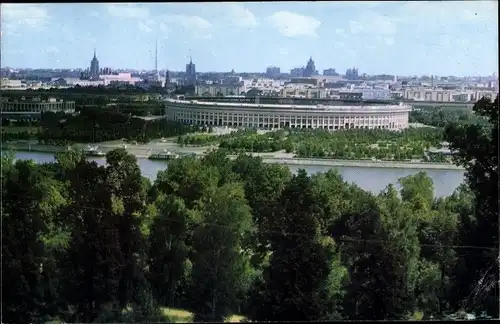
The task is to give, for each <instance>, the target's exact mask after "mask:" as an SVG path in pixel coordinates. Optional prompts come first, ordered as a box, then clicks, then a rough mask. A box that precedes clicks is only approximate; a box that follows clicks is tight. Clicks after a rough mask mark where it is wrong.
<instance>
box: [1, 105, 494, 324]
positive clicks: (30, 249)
mask: <svg viewBox="0 0 500 324" xmlns="http://www.w3.org/2000/svg"><path fill="white" fill-rule="evenodd" d="M474 109H475V111H476V113H477V114H479V115H482V116H484V117H485V118H487V120H488V124H487V125H460V124H450V125H449V126H448V127H447V128H446V131H445V139H446V140H447V141H449V142H450V146H451V147H452V148H453V149H455V150H457V151H458V155H457V156H456V163H459V164H462V165H464V166H465V167H466V168H467V173H466V181H465V182H464V184H463V185H462V186H461V187H459V188H458V189H457V190H456V192H455V193H454V194H453V195H451V196H450V197H445V198H435V196H434V191H433V184H432V181H431V179H430V178H429V177H428V176H426V174H425V173H423V172H420V173H417V174H415V175H413V176H409V177H406V178H403V179H400V181H399V184H400V187H401V190H400V191H399V193H398V191H397V190H396V188H395V187H394V186H392V185H390V186H388V187H387V188H386V189H385V190H384V191H383V192H381V193H379V194H377V195H374V194H371V193H369V192H366V191H363V190H361V189H360V188H358V187H357V186H355V185H353V184H348V183H346V182H344V181H343V180H342V178H341V176H340V175H339V174H338V173H337V172H336V171H333V170H332V171H329V172H327V173H319V174H315V175H312V176H308V175H307V174H306V173H305V171H303V170H301V171H299V172H298V173H297V174H295V175H293V174H291V172H290V170H289V169H288V168H287V167H286V166H281V165H272V164H264V163H262V161H261V160H260V159H259V158H254V157H250V156H246V155H240V156H239V157H238V158H237V159H236V160H233V161H232V160H230V159H228V157H227V156H226V155H225V153H223V152H222V151H216V152H213V153H211V154H209V155H207V156H205V157H204V158H203V159H195V158H192V157H185V158H182V159H179V160H175V161H172V162H171V163H170V164H169V166H168V168H167V169H166V170H165V171H160V172H159V173H158V176H157V179H156V180H155V182H154V183H150V182H149V181H147V180H146V179H145V178H144V177H142V176H141V172H140V169H139V167H138V165H137V160H136V158H135V157H134V156H132V155H128V154H127V153H126V151H125V150H123V149H118V150H114V151H111V152H109V153H108V154H107V156H106V161H107V162H106V165H104V166H99V165H98V164H96V163H95V162H88V161H86V160H85V158H84V156H83V155H82V154H81V153H80V152H77V151H70V152H65V153H61V154H59V155H57V156H56V161H55V162H53V163H47V164H35V163H34V162H32V161H21V160H18V161H14V159H13V157H12V156H11V155H8V154H7V155H4V156H3V157H2V162H1V163H2V165H1V167H2V179H1V181H2V193H1V194H2V204H1V208H2V209H1V217H2V224H3V228H2V240H3V241H2V255H3V258H2V274H3V278H2V279H3V281H2V293H3V297H4V298H3V299H2V311H3V314H2V316H3V318H2V322H5V323H34V322H46V321H64V322H100V323H102V322H117V321H121V322H152V321H169V320H172V318H168V317H167V316H166V315H165V313H164V311H163V310H164V307H168V308H182V309H186V310H189V311H191V312H192V313H193V314H194V320H195V321H219V320H222V319H225V318H228V317H229V316H230V315H232V314H240V315H242V316H244V317H246V318H247V319H248V320H268V321H271V320H273V321H290V320H309V321H311V320H328V319H330V320H331V319H358V320H359V319H361V320H389V319H410V318H418V319H421V318H431V317H433V318H444V317H445V316H447V315H448V314H451V313H456V312H459V311H462V312H473V313H478V314H480V313H483V312H485V313H487V314H489V315H491V316H495V317H496V316H497V314H498V286H497V283H498V271H497V270H496V269H497V266H498V155H497V154H498V98H497V99H496V100H495V102H494V103H492V102H491V101H488V100H481V101H480V102H478V103H477V104H476V106H475V108H474Z"/></svg>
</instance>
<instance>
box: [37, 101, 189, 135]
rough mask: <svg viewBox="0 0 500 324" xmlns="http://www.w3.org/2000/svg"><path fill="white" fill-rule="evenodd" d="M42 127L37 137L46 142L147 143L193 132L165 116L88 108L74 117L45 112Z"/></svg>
mask: <svg viewBox="0 0 500 324" xmlns="http://www.w3.org/2000/svg"><path fill="white" fill-rule="evenodd" d="M41 127H42V131H41V132H40V133H39V134H38V139H39V140H40V141H41V142H42V143H47V144H49V143H53V142H58V141H65V142H80V143H90V142H104V141H112V140H119V139H122V138H125V139H127V140H135V141H138V142H149V141H150V140H151V139H154V138H162V137H171V136H177V135H182V134H185V133H188V132H191V131H193V129H192V128H191V127H189V126H185V125H183V124H180V123H178V122H174V121H170V120H166V119H156V120H144V119H141V118H136V117H132V116H131V115H130V114H123V113H121V112H118V111H106V110H105V111H103V110H100V109H87V110H85V111H82V112H81V113H80V115H77V116H68V115H61V114H56V113H51V112H47V113H44V114H43V116H42V120H41Z"/></svg>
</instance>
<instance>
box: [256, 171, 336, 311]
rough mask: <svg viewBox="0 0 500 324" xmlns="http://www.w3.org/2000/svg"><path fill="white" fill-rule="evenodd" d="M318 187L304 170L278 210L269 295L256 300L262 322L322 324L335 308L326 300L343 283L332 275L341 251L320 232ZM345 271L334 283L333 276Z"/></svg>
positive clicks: (267, 274) (267, 275)
mask: <svg viewBox="0 0 500 324" xmlns="http://www.w3.org/2000/svg"><path fill="white" fill-rule="evenodd" d="M317 213H318V210H317V206H315V204H314V198H313V193H312V182H311V179H310V178H309V177H308V176H307V174H306V172H305V171H304V170H300V171H299V173H298V175H296V176H294V177H293V178H292V180H291V181H290V183H288V185H287V186H286V188H285V189H284V191H283V192H282V194H281V197H280V198H279V201H278V203H277V205H276V207H275V209H274V212H273V218H272V220H271V226H270V229H271V231H272V234H271V235H270V236H271V239H270V241H271V251H272V254H271V260H270V265H269V267H268V268H266V269H265V271H264V285H263V286H264V287H263V288H264V289H263V291H262V293H261V296H260V300H256V301H255V303H256V305H255V306H254V311H253V318H255V319H257V320H267V321H269V320H272V321H283V320H285V321H286V320H289V321H290V320H294V321H296V320H318V319H323V318H327V316H328V314H329V310H331V309H333V308H332V303H333V302H334V301H333V300H331V299H330V298H325V297H330V296H332V295H333V296H335V293H334V292H332V291H330V292H329V293H331V294H332V295H330V294H326V295H325V294H324V292H325V290H324V289H325V287H331V286H330V285H333V286H338V285H335V283H333V282H330V283H328V281H329V280H332V281H333V279H334V278H340V279H342V275H340V276H339V275H338V274H339V273H340V274H342V273H343V270H342V269H341V268H340V269H332V266H333V265H336V264H335V263H332V262H333V259H334V255H335V249H334V245H333V242H329V241H328V240H326V241H325V238H323V237H322V236H321V234H320V231H319V221H318V219H317ZM336 270H337V271H339V272H338V273H337V275H334V276H333V277H330V275H331V273H332V271H336Z"/></svg>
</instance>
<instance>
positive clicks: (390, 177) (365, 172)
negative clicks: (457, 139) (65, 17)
mask: <svg viewBox="0 0 500 324" xmlns="http://www.w3.org/2000/svg"><path fill="white" fill-rule="evenodd" d="M16 159H22V160H28V159H31V160H34V161H35V162H39V163H44V162H52V161H54V155H53V154H52V153H37V152H16ZM90 159H91V160H94V161H96V162H97V163H98V164H100V165H103V164H105V162H106V159H105V158H104V157H102V158H90ZM138 163H139V166H140V168H141V172H142V174H143V175H144V176H145V177H147V178H149V179H150V180H151V181H154V180H155V178H156V175H157V173H158V171H161V170H164V169H166V168H167V162H166V161H151V160H148V159H138ZM289 167H290V170H291V171H292V172H294V173H295V172H297V170H298V169H301V168H302V169H306V171H307V173H309V174H314V173H317V172H326V171H327V170H328V169H330V168H331V167H327V166H304V165H301V166H289ZM335 168H336V169H337V170H339V172H340V174H341V175H342V177H343V178H344V180H345V181H347V182H351V183H355V184H357V185H358V186H359V187H360V188H362V189H364V190H368V191H371V192H373V193H375V194H376V193H379V192H380V191H381V190H383V189H384V188H385V187H387V185H389V184H391V183H392V184H394V185H395V186H396V188H399V186H398V185H397V182H398V179H400V178H402V177H406V176H409V175H412V174H415V173H417V172H419V171H424V172H426V173H427V175H428V176H429V177H430V178H431V179H432V181H433V182H434V191H435V195H436V196H437V197H443V196H449V195H451V194H452V193H453V191H454V190H455V189H456V188H457V187H458V186H459V185H460V183H462V181H463V180H464V171H463V170H433V169H427V170H424V169H422V170H419V169H397V168H367V167H335Z"/></svg>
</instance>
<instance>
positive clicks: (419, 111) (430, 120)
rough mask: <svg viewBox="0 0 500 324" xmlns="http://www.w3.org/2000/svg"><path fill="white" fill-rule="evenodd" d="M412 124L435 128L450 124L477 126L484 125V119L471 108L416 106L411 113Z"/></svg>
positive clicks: (410, 120)
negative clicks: (478, 124)
mask: <svg viewBox="0 0 500 324" xmlns="http://www.w3.org/2000/svg"><path fill="white" fill-rule="evenodd" d="M409 122H410V123H420V124H424V125H429V126H434V127H445V126H446V125H447V124H450V123H460V124H477V123H484V122H485V120H484V118H481V117H480V116H478V115H477V114H474V111H472V110H471V109H470V108H462V107H426V106H424V107H420V106H419V105H418V104H416V105H414V109H413V110H412V111H411V113H410V118H409Z"/></svg>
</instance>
